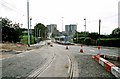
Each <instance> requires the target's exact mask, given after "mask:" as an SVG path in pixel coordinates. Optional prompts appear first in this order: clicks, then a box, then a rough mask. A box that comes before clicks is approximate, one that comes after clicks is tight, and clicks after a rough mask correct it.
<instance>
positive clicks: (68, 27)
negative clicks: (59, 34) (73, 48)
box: [65, 24, 77, 35]
mask: <svg viewBox="0 0 120 79" xmlns="http://www.w3.org/2000/svg"><path fill="white" fill-rule="evenodd" d="M76 30H77V25H76V24H70V25H65V32H66V34H67V35H74V34H75V32H76Z"/></svg>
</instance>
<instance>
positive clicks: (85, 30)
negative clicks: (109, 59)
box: [84, 18, 86, 39]
mask: <svg viewBox="0 0 120 79" xmlns="http://www.w3.org/2000/svg"><path fill="white" fill-rule="evenodd" d="M84 21H85V25H84V26H85V39H86V18H85V19H84Z"/></svg>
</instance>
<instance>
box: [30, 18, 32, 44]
mask: <svg viewBox="0 0 120 79" xmlns="http://www.w3.org/2000/svg"><path fill="white" fill-rule="evenodd" d="M31 20H32V18H30V43H32V29H31V27H32V23H31Z"/></svg>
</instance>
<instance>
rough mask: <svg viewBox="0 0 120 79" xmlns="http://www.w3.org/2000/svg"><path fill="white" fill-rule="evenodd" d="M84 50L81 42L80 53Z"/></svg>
mask: <svg viewBox="0 0 120 79" xmlns="http://www.w3.org/2000/svg"><path fill="white" fill-rule="evenodd" d="M83 52H84V51H83V45H82V44H81V45H80V53H83Z"/></svg>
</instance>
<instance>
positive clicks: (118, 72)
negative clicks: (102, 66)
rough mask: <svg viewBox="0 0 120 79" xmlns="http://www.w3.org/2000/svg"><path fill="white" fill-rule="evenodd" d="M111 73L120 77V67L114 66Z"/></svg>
mask: <svg viewBox="0 0 120 79" xmlns="http://www.w3.org/2000/svg"><path fill="white" fill-rule="evenodd" d="M111 73H112V74H113V75H115V77H117V78H119V79H120V68H119V67H112V68H111Z"/></svg>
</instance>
